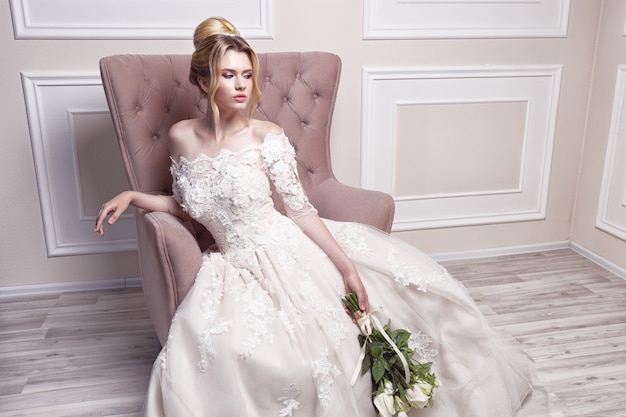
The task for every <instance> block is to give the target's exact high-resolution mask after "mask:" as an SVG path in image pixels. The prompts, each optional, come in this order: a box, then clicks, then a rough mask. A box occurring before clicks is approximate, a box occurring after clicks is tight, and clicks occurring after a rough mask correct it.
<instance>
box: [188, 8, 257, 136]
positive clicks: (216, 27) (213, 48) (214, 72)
mask: <svg viewBox="0 0 626 417" xmlns="http://www.w3.org/2000/svg"><path fill="white" fill-rule="evenodd" d="M193 43H194V46H195V51H194V52H193V54H192V55H191V68H190V70H189V81H190V82H191V83H192V84H194V85H195V86H197V87H198V88H200V89H201V90H202V88H201V87H200V84H199V82H198V78H199V77H201V78H205V79H207V80H208V81H209V91H208V93H207V96H208V99H209V105H210V107H211V111H212V112H213V119H214V122H215V125H216V126H217V124H218V123H219V120H220V115H219V113H220V112H219V109H218V107H217V104H215V94H216V92H217V88H218V86H219V83H220V73H221V71H222V68H221V64H222V58H223V57H224V55H225V54H226V52H227V51H235V52H242V53H244V54H246V55H247V56H248V58H249V59H250V63H251V64H252V91H251V94H250V107H249V114H248V117H250V118H251V117H252V114H253V113H254V110H255V109H256V106H257V104H258V103H259V100H260V99H261V90H259V87H258V84H257V76H258V73H259V60H258V58H257V55H256V53H255V52H254V50H253V49H252V48H251V47H250V45H249V44H248V42H246V41H245V40H244V39H243V38H242V37H241V36H240V35H239V31H238V30H237V28H235V26H234V25H233V24H232V23H230V22H229V21H228V20H226V19H224V18H222V17H211V18H208V19H206V20H205V21H203V22H202V23H200V24H199V25H198V27H196V30H195V32H194V36H193Z"/></svg>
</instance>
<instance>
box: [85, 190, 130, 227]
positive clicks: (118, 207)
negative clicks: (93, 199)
mask: <svg viewBox="0 0 626 417" xmlns="http://www.w3.org/2000/svg"><path fill="white" fill-rule="evenodd" d="M131 198H132V194H131V192H130V191H124V192H122V193H120V194H118V195H116V196H115V197H113V198H112V199H111V200H109V201H107V202H106V203H104V204H103V205H102V207H101V208H100V213H98V217H97V218H96V228H95V229H94V232H96V233H98V234H99V235H100V236H104V227H103V224H104V220H105V219H106V218H107V216H108V215H109V214H110V215H111V217H109V219H108V220H107V223H108V224H114V223H115V222H116V221H117V219H118V218H119V217H120V216H121V215H122V213H124V212H125V211H126V209H127V208H128V206H130V204H131Z"/></svg>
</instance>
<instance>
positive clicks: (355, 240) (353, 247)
mask: <svg viewBox="0 0 626 417" xmlns="http://www.w3.org/2000/svg"><path fill="white" fill-rule="evenodd" d="M326 225H327V226H328V229H329V230H330V231H331V233H332V234H333V236H334V237H335V239H336V240H337V243H339V245H340V246H341V248H342V249H343V250H344V251H345V252H346V253H347V254H348V255H350V256H353V255H361V256H367V257H370V256H372V248H370V247H369V245H368V244H367V242H366V241H365V234H364V233H363V230H365V226H363V225H362V224H358V223H339V222H326Z"/></svg>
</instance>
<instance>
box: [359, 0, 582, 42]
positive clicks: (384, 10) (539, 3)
mask: <svg viewBox="0 0 626 417" xmlns="http://www.w3.org/2000/svg"><path fill="white" fill-rule="evenodd" d="M569 8H570V0H396V1H393V2H392V1H388V0H365V3H364V15H363V39H426V38H435V39H436V38H533V37H565V36H567V24H568V19H569Z"/></svg>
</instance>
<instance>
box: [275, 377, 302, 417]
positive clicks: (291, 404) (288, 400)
mask: <svg viewBox="0 0 626 417" xmlns="http://www.w3.org/2000/svg"><path fill="white" fill-rule="evenodd" d="M300 392H301V390H300V388H298V387H297V385H296V384H291V385H289V388H285V389H284V390H283V395H282V396H280V397H278V401H280V402H281V403H283V405H284V406H285V407H284V408H283V409H282V410H280V413H278V417H287V416H291V415H292V414H291V413H292V412H293V410H297V409H298V406H299V405H300V402H299V401H297V400H296V398H297V397H298V396H299V395H300Z"/></svg>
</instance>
